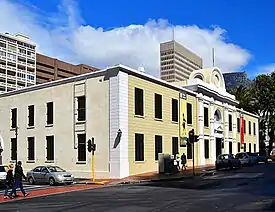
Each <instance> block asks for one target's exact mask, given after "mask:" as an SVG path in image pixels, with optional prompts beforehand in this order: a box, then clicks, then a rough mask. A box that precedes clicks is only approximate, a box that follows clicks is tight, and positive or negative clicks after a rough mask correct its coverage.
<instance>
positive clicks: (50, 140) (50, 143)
mask: <svg viewBox="0 0 275 212" xmlns="http://www.w3.org/2000/svg"><path fill="white" fill-rule="evenodd" d="M46 140H47V156H46V158H47V160H54V136H53V135H51V136H47V137H46Z"/></svg>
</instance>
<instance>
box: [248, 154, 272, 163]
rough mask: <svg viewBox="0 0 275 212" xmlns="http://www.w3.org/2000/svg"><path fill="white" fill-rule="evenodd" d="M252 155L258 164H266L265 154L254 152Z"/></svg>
mask: <svg viewBox="0 0 275 212" xmlns="http://www.w3.org/2000/svg"><path fill="white" fill-rule="evenodd" d="M252 155H254V156H255V157H256V159H257V162H258V163H260V162H263V163H268V159H269V157H268V156H267V155H266V154H265V152H264V153H262V152H255V153H252Z"/></svg>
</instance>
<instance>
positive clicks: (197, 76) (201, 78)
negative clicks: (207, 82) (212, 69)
mask: <svg viewBox="0 0 275 212" xmlns="http://www.w3.org/2000/svg"><path fill="white" fill-rule="evenodd" d="M194 79H199V80H201V81H203V77H202V75H199V74H198V75H196V76H195V77H194Z"/></svg>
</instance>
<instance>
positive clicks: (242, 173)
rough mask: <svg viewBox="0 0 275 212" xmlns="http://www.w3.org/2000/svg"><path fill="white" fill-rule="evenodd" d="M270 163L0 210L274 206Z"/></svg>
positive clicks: (18, 203)
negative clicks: (211, 174)
mask: <svg viewBox="0 0 275 212" xmlns="http://www.w3.org/2000/svg"><path fill="white" fill-rule="evenodd" d="M274 170H275V164H259V165H255V166H253V167H246V168H242V169H236V170H232V171H221V172H218V173H217V174H216V175H213V176H205V177H203V178H201V177H197V178H195V179H184V180H177V181H167V182H151V183H140V184H133V185H131V184H130V185H118V186H111V187H102V188H101V189H94V190H83V191H75V192H70V193H64V194H57V195H51V196H46V197H39V198H33V199H24V200H20V201H11V202H6V203H1V204H0V211H39V212H40V211H41V212H43V211H66V212H69V211H76V212H77V211H104V212H105V211H106V212H108V211H112V212H116V211H118V212H121V211H131V212H139V211H142V212H143V211H192V212H196V211H230V212H231V211H242V212H243V211H257V212H258V211H275V200H274V196H275V174H274Z"/></svg>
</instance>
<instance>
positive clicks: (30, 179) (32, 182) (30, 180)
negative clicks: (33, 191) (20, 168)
mask: <svg viewBox="0 0 275 212" xmlns="http://www.w3.org/2000/svg"><path fill="white" fill-rule="evenodd" d="M28 181H29V184H31V185H33V184H34V179H33V178H32V177H29V179H28Z"/></svg>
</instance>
